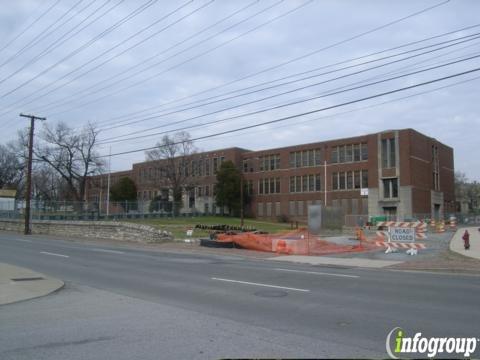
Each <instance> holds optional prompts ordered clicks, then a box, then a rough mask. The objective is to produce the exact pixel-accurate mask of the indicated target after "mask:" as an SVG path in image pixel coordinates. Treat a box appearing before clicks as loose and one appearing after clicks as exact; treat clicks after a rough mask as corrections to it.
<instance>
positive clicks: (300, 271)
mask: <svg viewBox="0 0 480 360" xmlns="http://www.w3.org/2000/svg"><path fill="white" fill-rule="evenodd" d="M274 270H277V271H289V272H296V273H303V274H314V275H328V276H339V277H347V278H359V277H360V276H358V275H347V274H335V273H326V272H319V271H304V270H292V269H281V268H277V269H274Z"/></svg>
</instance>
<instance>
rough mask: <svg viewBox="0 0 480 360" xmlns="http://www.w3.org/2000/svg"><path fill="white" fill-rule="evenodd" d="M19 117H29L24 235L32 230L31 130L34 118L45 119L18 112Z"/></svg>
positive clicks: (33, 128) (32, 129) (33, 126)
mask: <svg viewBox="0 0 480 360" xmlns="http://www.w3.org/2000/svg"><path fill="white" fill-rule="evenodd" d="M20 116H21V117H26V118H29V119H30V136H29V140H28V163H27V184H26V185H27V189H26V192H25V230H24V234H25V235H30V234H31V233H32V230H31V228H30V200H31V197H32V158H33V132H34V130H35V120H41V121H44V120H47V118H42V117H38V116H34V115H25V114H20Z"/></svg>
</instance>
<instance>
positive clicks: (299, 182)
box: [295, 176, 302, 192]
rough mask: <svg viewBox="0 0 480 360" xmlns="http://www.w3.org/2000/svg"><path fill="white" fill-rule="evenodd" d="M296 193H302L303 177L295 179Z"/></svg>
mask: <svg viewBox="0 0 480 360" xmlns="http://www.w3.org/2000/svg"><path fill="white" fill-rule="evenodd" d="M295 192H302V177H301V176H296V177H295Z"/></svg>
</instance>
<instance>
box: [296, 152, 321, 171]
mask: <svg viewBox="0 0 480 360" xmlns="http://www.w3.org/2000/svg"><path fill="white" fill-rule="evenodd" d="M320 153H321V152H320V149H311V150H304V151H296V152H291V153H290V154H289V164H290V168H302V167H313V166H319V165H320V162H321V159H320V156H321V154H320Z"/></svg>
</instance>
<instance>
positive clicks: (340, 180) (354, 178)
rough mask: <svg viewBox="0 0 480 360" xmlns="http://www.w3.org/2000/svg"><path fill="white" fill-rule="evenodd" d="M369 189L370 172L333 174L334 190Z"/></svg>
mask: <svg viewBox="0 0 480 360" xmlns="http://www.w3.org/2000/svg"><path fill="white" fill-rule="evenodd" d="M366 188H368V170H356V171H341V172H334V173H333V174H332V189H333V190H351V189H366Z"/></svg>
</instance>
